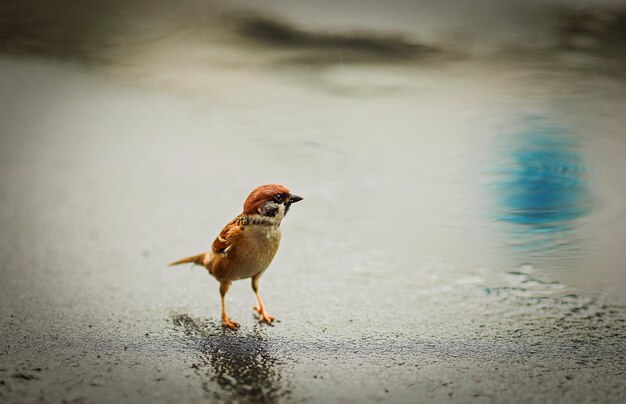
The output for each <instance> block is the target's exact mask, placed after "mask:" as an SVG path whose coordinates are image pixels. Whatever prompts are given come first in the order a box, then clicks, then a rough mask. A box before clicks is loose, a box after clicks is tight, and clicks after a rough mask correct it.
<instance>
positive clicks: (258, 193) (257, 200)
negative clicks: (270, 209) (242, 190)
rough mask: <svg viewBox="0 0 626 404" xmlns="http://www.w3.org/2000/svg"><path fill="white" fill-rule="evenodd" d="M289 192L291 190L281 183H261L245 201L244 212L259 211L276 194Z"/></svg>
mask: <svg viewBox="0 0 626 404" xmlns="http://www.w3.org/2000/svg"><path fill="white" fill-rule="evenodd" d="M288 193H289V190H288V189H287V188H285V187H284V186H282V185H279V184H267V185H261V186H260V187H257V188H255V189H253V190H252V192H250V195H249V196H248V198H247V199H246V201H245V202H244V203H243V213H244V214H246V215H252V214H255V213H259V208H260V207H261V205H263V204H264V203H265V202H267V201H269V200H271V199H272V198H273V197H274V196H276V195H280V194H288Z"/></svg>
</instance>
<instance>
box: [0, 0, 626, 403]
mask: <svg viewBox="0 0 626 404" xmlns="http://www.w3.org/2000/svg"><path fill="white" fill-rule="evenodd" d="M191 3H193V2H191ZM191 3H190V4H191ZM7 4H8V3H7ZM137 4H142V3H140V2H138V3H137ZM193 4H195V3H193ZM196 6H197V4H196ZM7 9H9V11H10V12H13V13H15V12H16V11H15V10H18V9H19V7H17V6H15V7H14V9H11V8H10V7H9V8H7V7H6V6H2V7H0V11H1V12H2V13H5V14H2V13H0V20H2V18H3V16H6V15H7V14H6V13H7ZM11 10H13V11H11ZM41 10H47V11H46V12H51V13H53V14H51V15H54V12H55V11H54V10H56V9H55V8H54V7H52V8H50V9H47V8H45V7H44V8H42V9H41ZM51 10H52V11H51ZM137 10H140V11H141V10H142V8H141V7H139V8H138V9H137ZM190 10H191V11H193V10H194V8H193V7H191V8H190ZM83 11H84V10H83ZM96 11H97V12H98V13H101V12H103V10H100V9H98V10H96ZM191 11H189V10H187V11H185V12H183V11H181V14H175V15H171V16H170V15H169V14H168V18H170V17H171V22H172V24H162V23H163V21H165V20H163V19H162V18H163V17H162V16H160V15H159V13H156V12H155V14H154V15H151V17H150V18H153V19H154V20H150V21H152V23H154V24H153V25H146V26H145V27H144V28H145V31H142V30H141V29H139V28H141V27H142V25H141V24H139V25H134V24H138V23H137V21H140V19H137V16H136V15H135V14H133V12H136V10H135V11H132V10H131V9H128V10H125V11H124V12H125V13H129V14H125V13H121V14H119V15H117V14H116V15H117V17H116V18H115V19H113V20H115V21H118V22H119V25H117V24H111V25H106V24H105V25H97V29H89V30H88V29H87V28H88V27H91V25H89V24H87V25H84V24H69V23H68V24H65V25H63V27H65V28H64V29H63V30H61V31H58V30H57V29H56V28H55V27H57V25H55V24H59V21H61V22H63V21H66V20H65V19H68V20H67V21H69V22H72V21H73V22H74V23H75V22H76V21H74V20H72V18H75V17H76V16H81V13H80V12H77V14H76V15H70V14H63V15H62V16H61V17H58V18H61V20H57V19H54V18H52V19H46V18H43V19H41V20H37V19H25V20H20V19H15V20H11V21H14V22H13V23H12V24H13V25H11V27H12V28H11V29H8V28H6V27H7V26H4V28H1V27H0V34H1V35H0V51H1V52H2V53H1V56H2V59H0V228H1V229H2V230H1V231H0V257H1V263H2V265H1V266H0V342H1V345H0V401H1V402H7V403H18V402H19V403H22V402H67V403H73V402H77V403H78V402H87V403H107V402H133V403H135V402H151V403H154V402H156V403H161V402H174V401H176V402H178V401H181V402H193V403H196V402H242V403H246V402H263V403H282V402H307V403H309V402H310V403H317V402H380V401H385V402H407V403H408V402H411V403H414V402H463V403H465V402H520V403H521V402H524V403H527V402H542V403H543V402H555V403H570V402H603V403H613V402H614V403H621V402H624V401H626V384H625V383H624V382H623V380H624V378H625V375H626V306H624V303H625V300H624V296H626V277H625V276H624V271H623V265H622V263H623V261H624V252H623V248H622V246H623V242H624V241H625V239H624V238H625V237H626V231H624V230H625V229H626V219H625V218H626V215H624V211H625V210H624V209H625V206H626V204H625V203H624V200H625V198H624V195H626V193H624V190H626V182H625V180H624V177H623V172H624V159H623V156H624V153H626V140H625V139H624V135H623V129H622V128H623V127H624V124H626V122H625V121H624V117H625V116H626V110H625V109H624V106H625V105H626V103H624V99H625V98H626V97H625V96H624V94H623V91H622V89H623V86H621V85H622V84H623V76H622V75H620V74H619V71H620V69H619V66H622V63H623V59H620V57H619V55H618V56H615V55H614V53H613V52H614V51H615V49H614V48H613V45H612V42H611V41H608V42H606V43H605V42H602V41H603V40H606V38H612V37H613V36H612V35H608V36H607V37H606V38H605V37H604V36H603V35H604V34H603V32H604V31H602V30H600V28H602V27H604V28H606V32H609V33H610V32H613V31H611V29H613V28H614V27H613V26H612V25H611V24H614V25H615V26H616V27H618V28H619V26H620V25H619V22H620V21H621V20H620V19H619V18H617V17H616V18H614V19H610V18H608V17H606V16H605V17H602V16H603V15H604V14H602V13H595V14H594V13H590V14H589V16H588V18H590V19H592V20H594V18H595V19H597V20H598V21H601V22H602V21H604V23H603V24H605V25H602V24H600V25H598V24H596V25H594V26H593V27H591V28H589V30H590V33H589V35H593V36H594V38H595V39H597V41H598V42H597V47H595V48H594V47H591V48H587V47H582V48H581V49H582V50H581V49H578V48H576V46H578V45H576V44H577V43H578V42H572V43H571V44H569V45H567V44H563V43H561V44H560V46H561V47H562V48H564V49H565V48H566V49H565V50H563V49H561V47H558V46H556V45H554V44H552V43H551V44H550V45H549V46H548V45H545V44H544V43H543V42H542V44H544V45H545V46H548V48H546V49H547V50H548V51H546V52H545V54H542V53H541V52H539V51H538V50H537V49H536V48H533V49H531V50H528V49H526V50H525V52H527V53H523V52H522V51H519V52H522V53H523V54H522V56H520V55H519V54H516V55H511V53H510V52H495V53H494V54H490V55H485V54H482V56H480V57H479V56H476V55H468V54H465V55H462V53H463V52H461V49H460V48H459V47H458V46H457V47H456V48H452V47H451V46H448V45H449V44H448V43H446V42H445V41H443V42H436V41H435V42H428V43H421V42H419V41H413V40H412V39H411V38H413V37H412V36H411V35H409V34H407V35H406V36H398V35H391V34H386V35H382V34H381V35H369V36H368V35H367V33H363V32H361V33H359V32H352V31H346V30H343V31H340V32H339V33H334V34H333V33H332V32H330V31H326V30H322V29H319V30H318V31H316V30H315V28H314V27H315V23H316V21H317V20H315V18H313V17H312V18H313V20H312V21H313V24H312V25H305V26H303V27H300V26H299V25H298V21H299V20H298V18H297V15H298V13H296V12H295V11H294V10H291V11H292V12H293V13H295V14H294V15H291V17H289V14H290V13H289V12H287V13H286V16H283V17H284V20H281V19H279V18H276V19H273V17H272V18H270V17H268V16H264V15H263V14H262V13H248V14H245V15H244V16H241V15H239V14H233V15H230V14H229V16H230V18H229V19H224V20H223V21H221V24H218V25H216V26H211V29H210V30H209V31H206V32H205V31H202V30H201V29H200V28H198V26H199V25H193V24H200V23H203V22H205V20H203V19H202V18H203V17H202V18H201V16H202V14H200V13H195V14H194V13H193V12H191ZM222 11H223V10H222ZM618 11H619V10H618ZM9 14H10V13H9ZM16 15H17V14H16ZM20 15H22V14H20ZM23 15H30V14H23ZM23 15H22V16H23ZM107 15H108V14H107ZM142 15H143V14H142ZM616 15H617V16H618V17H619V16H623V15H626V13H623V12H621V14H620V13H617V14H616ZM198 16H200V17H198ZM196 17H197V18H198V19H196ZM288 17H289V18H292V19H289V18H288ZM318 17H319V16H318ZM553 17H554V16H553ZM574 17H575V15H570V16H569V17H568V18H570V19H572V20H571V21H570V20H567V21H569V22H570V23H572V24H573V22H572V21H574V20H575V18H574ZM398 18H399V17H398ZM561 18H564V17H563V16H561ZM113 20H111V21H113ZM401 20H402V19H401V18H399V20H398V21H401ZM33 21H34V22H35V23H36V24H35V25H34V26H39V25H40V26H41V27H42V28H41V30H40V31H37V30H35V29H34V28H33V25H32V24H33ZM38 21H39V22H38ZM86 21H89V20H88V19H87V20H86ZM155 21H156V22H158V23H155ZM167 21H170V20H167ZM180 21H184V22H186V23H189V24H191V26H192V27H195V28H194V29H190V28H188V27H189V26H188V25H185V24H180V25H179V24H178V23H180ZM542 21H543V20H542ZM567 21H565V22H567ZM576 21H578V20H576ZM594 21H595V20H594ZM130 22H133V23H132V24H131V23H130ZM317 22H318V23H319V21H317ZM561 22H563V21H561ZM126 23H128V24H129V25H125V24H126ZM379 23H380V24H382V25H384V21H379ZM38 24H39V25H38ZM46 24H49V25H46ZM337 24H339V23H337ZM340 25H341V24H340ZM400 25H401V24H400ZM566 25H567V24H566ZM341 26H343V25H341ZM598 26H600V28H598ZM181 27H186V28H184V29H182V28H181ZM594 27H595V28H594ZM607 27H608V28H607ZM611 27H613V28H611ZM370 28H371V29H374V28H373V27H370ZM375 28H376V29H377V30H381V32H387V31H386V30H385V28H384V27H381V26H378V25H377V26H376V27H375ZM592 28H593V29H592ZM74 29H77V30H79V31H80V30H86V31H84V32H83V31H80V32H79V31H74ZM123 29H128V30H129V31H128V35H129V36H128V37H125V36H116V35H117V34H119V33H120V32H124V31H123ZM107 30H110V31H111V32H112V33H113V34H115V35H114V38H113V39H111V40H110V38H108V37H107V36H106V35H104V34H103V33H106V32H108V31H107ZM160 30H165V33H166V34H167V35H160V34H159V33H161V34H162V33H163V32H161V31H160ZM168 30H171V31H168ZM178 30H181V31H178ZM598 30H600V31H598ZM618 31H619V30H618ZM618 31H615V32H618ZM217 32H221V33H222V34H220V35H217V34H216V33H217ZM368 32H369V31H368ZM524 32H525V31H524ZM620 32H621V31H620ZM53 33H56V35H52V34H53ZM39 34H41V35H40V36H38V35H39ZM157 34H159V35H157ZM413 34H415V32H413ZM102 35H104V37H103V36H102ZM67 38H79V39H80V38H84V39H80V40H79V39H76V41H74V39H72V40H69V41H68V40H67ZM116 38H117V39H116ZM119 38H127V39H128V40H124V41H120V42H119V43H117V42H116V41H119ZM198 38H202V41H200V40H199V39H198ZM286 38H287V39H289V38H291V40H290V41H287V40H286ZM559 38H560V39H559V40H562V41H565V42H567V41H566V39H567V38H565V39H564V38H561V37H559ZM81 41H82V42H81ZM204 41H207V42H206V43H208V44H210V45H211V46H214V47H212V48H209V49H212V50H216V49H217V50H216V51H215V53H211V55H212V56H211V57H207V58H206V59H204V58H203V57H201V56H199V55H204V56H206V55H207V53H203V52H206V49H207V48H205V47H206V46H208V45H206V43H205V42H204ZM211 41H214V42H211ZM229 41H230V42H229ZM548 42H549V41H547V42H546V43H548ZM557 42H558V41H557ZM568 43H569V42H568ZM137 44H141V47H140V48H141V49H142V50H143V51H142V52H134V51H132V52H131V51H129V48H130V49H131V50H132V49H135V48H134V47H135V46H137ZM96 45H97V46H96ZM565 45H567V46H565ZM103 46H104V48H105V49H106V52H104V51H103V50H102V49H103V48H102V47H103ZM107 46H110V47H107ZM448 48H450V49H448ZM461 48H462V47H461ZM546 49H544V51H545V50H546ZM572 49H573V50H572ZM509 50H510V49H509ZM522 50H523V49H522ZM337 52H339V53H340V54H342V55H345V58H339V59H336V55H337V54H338V53H337ZM572 52H573V53H572ZM577 52H578V53H577ZM470 53H471V52H470ZM173 55H175V56H176V57H173ZM547 55H549V56H547ZM516 57H518V58H519V57H523V58H526V59H525V60H526V62H525V63H523V64H520V63H518V62H519V60H520V59H518V58H516ZM252 60H254V61H255V63H248V62H250V61H252ZM315 61H317V62H316V64H315V66H316V67H317V68H319V70H315V69H313V68H310V67H304V66H305V65H306V66H308V65H309V64H311V63H313V62H315ZM232 66H240V68H238V69H233V68H232ZM244 66H245V68H244ZM277 66H280V67H282V70H281V69H278V70H276V67H277ZM599 66H601V68H600V67H599ZM207 69H208V71H209V73H207ZM616 72H617V73H616ZM235 84H237V85H235ZM270 182H272V183H273V182H277V183H283V184H285V185H286V186H288V187H289V188H290V190H291V191H293V192H294V193H296V194H298V195H301V196H303V197H304V200H303V201H302V202H301V203H298V204H297V205H295V206H294V207H293V208H292V209H291V210H290V212H289V215H288V217H286V218H285V220H284V221H283V224H282V231H283V239H282V245H281V248H280V250H279V252H278V254H277V257H276V258H275V260H274V262H273V263H272V265H271V266H270V268H269V269H268V271H267V273H266V274H264V276H263V278H262V280H261V289H260V292H261V295H262V296H263V299H264V301H265V303H266V306H267V309H268V311H269V313H270V314H271V315H273V316H276V317H277V318H278V319H279V321H278V322H277V323H276V324H274V325H273V326H267V325H261V324H258V323H257V320H256V318H255V316H254V315H253V310H252V306H253V305H254V304H255V298H254V294H253V293H252V290H251V287H250V283H249V281H248V280H243V281H238V282H235V283H234V284H233V286H232V288H231V290H230V291H229V293H228V295H227V302H228V308H229V314H230V316H231V317H232V318H233V320H235V321H237V322H239V323H241V325H242V326H241V328H240V329H239V330H238V331H236V332H234V331H231V330H224V329H222V327H221V325H220V324H219V307H220V306H219V293H218V284H217V282H216V281H215V280H214V279H212V278H211V277H210V276H208V275H207V273H206V271H205V270H203V269H202V268H200V267H192V266H180V267H175V268H172V267H168V266H167V263H169V262H171V261H173V260H175V259H178V258H180V257H182V256H187V255H191V254H195V253H199V252H201V251H204V250H205V249H206V248H208V247H209V246H210V243H211V242H212V241H213V239H214V237H215V236H216V235H217V233H218V232H219V230H220V229H221V228H222V226H223V225H224V224H225V223H227V222H228V221H229V220H230V219H232V217H234V216H235V215H237V214H238V213H239V212H240V209H241V205H242V203H243V200H244V198H245V197H246V196H247V194H248V192H249V191H250V190H251V189H252V188H254V187H256V186H258V185H260V184H263V183H270Z"/></svg>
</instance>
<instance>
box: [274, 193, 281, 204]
mask: <svg viewBox="0 0 626 404" xmlns="http://www.w3.org/2000/svg"><path fill="white" fill-rule="evenodd" d="M282 201H283V196H282V195H280V194H279V195H276V196H275V197H274V202H276V203H281V202H282Z"/></svg>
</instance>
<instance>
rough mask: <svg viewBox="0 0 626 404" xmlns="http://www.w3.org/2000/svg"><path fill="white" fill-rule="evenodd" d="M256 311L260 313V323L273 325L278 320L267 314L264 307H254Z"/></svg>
mask: <svg viewBox="0 0 626 404" xmlns="http://www.w3.org/2000/svg"><path fill="white" fill-rule="evenodd" d="M254 311H256V312H257V313H259V323H267V324H272V321H274V320H276V317H272V316H270V315H269V314H267V312H266V311H265V308H264V307H259V306H254Z"/></svg>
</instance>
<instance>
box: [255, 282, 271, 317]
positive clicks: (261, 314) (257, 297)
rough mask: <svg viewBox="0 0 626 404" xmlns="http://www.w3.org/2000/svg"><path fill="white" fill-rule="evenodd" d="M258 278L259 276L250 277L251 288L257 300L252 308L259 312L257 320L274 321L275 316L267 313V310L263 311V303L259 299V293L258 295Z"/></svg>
mask: <svg viewBox="0 0 626 404" xmlns="http://www.w3.org/2000/svg"><path fill="white" fill-rule="evenodd" d="M259 278H260V276H256V277H254V278H252V290H253V291H254V294H255V295H256V300H257V301H258V302H259V305H258V306H254V310H255V311H256V312H257V313H259V322H261V323H267V324H272V321H274V320H275V318H274V317H272V316H270V315H269V314H267V312H266V311H265V305H263V300H262V299H261V295H259Z"/></svg>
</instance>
